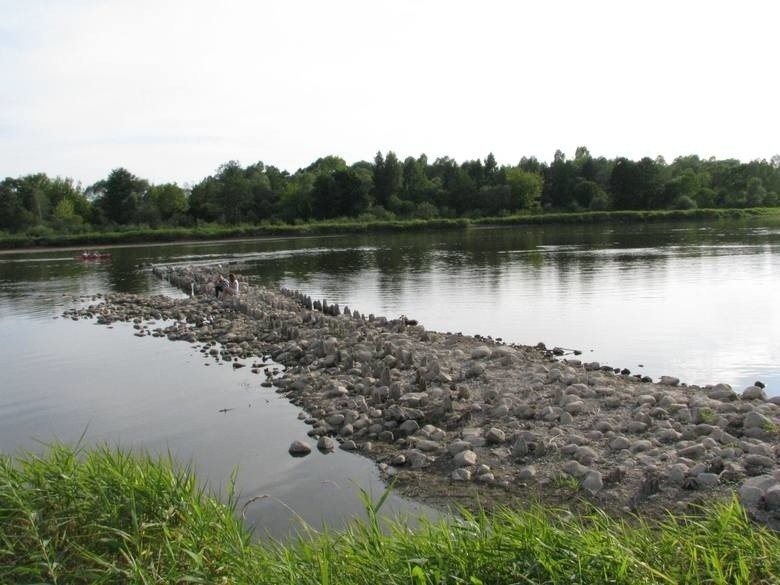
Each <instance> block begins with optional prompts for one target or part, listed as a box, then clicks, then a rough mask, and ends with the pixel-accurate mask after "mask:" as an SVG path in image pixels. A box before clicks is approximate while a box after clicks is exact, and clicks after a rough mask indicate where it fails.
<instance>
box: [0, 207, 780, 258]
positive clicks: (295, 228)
mask: <svg viewBox="0 0 780 585" xmlns="http://www.w3.org/2000/svg"><path fill="white" fill-rule="evenodd" d="M754 217H778V218H780V208H759V209H692V210H663V211H604V212H582V213H538V214H524V215H511V216H506V217H485V218H478V219H468V218H458V219H429V220H423V219H409V220H387V221H360V220H351V219H344V220H333V221H320V222H311V223H306V224H300V225H286V224H261V225H240V226H219V225H208V226H201V227H195V228H159V229H150V228H127V229H121V230H117V231H99V232H86V233H79V234H56V233H47V234H43V235H41V234H40V233H35V234H17V235H0V249H21V248H35V247H51V246H107V245H114V244H136V243H155V242H175V241H185V240H221V239H235V238H253V237H279V236H314V235H330V234H348V233H368V232H371V233H374V232H376V233H381V232H400V231H425V230H442V229H464V228H468V227H471V226H491V225H494V226H510V225H517V226H522V225H542V224H544V225H556V224H594V223H609V222H619V223H648V222H661V221H718V220H726V219H747V218H754Z"/></svg>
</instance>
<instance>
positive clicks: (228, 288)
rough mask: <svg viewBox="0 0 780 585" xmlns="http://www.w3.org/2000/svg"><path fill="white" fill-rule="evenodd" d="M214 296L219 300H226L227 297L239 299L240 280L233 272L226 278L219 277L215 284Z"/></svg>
mask: <svg viewBox="0 0 780 585" xmlns="http://www.w3.org/2000/svg"><path fill="white" fill-rule="evenodd" d="M214 295H215V296H216V297H217V298H218V299H224V298H225V296H226V295H229V296H231V297H234V298H238V279H237V278H236V275H235V274H233V273H232V272H231V273H230V274H228V277H227V278H225V277H224V276H222V275H221V274H219V275H217V280H216V282H215V283H214Z"/></svg>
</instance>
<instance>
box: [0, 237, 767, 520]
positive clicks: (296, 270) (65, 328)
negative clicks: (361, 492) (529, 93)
mask: <svg viewBox="0 0 780 585" xmlns="http://www.w3.org/2000/svg"><path fill="white" fill-rule="evenodd" d="M112 253H113V257H112V258H111V260H110V261H105V262H86V263H85V262H78V261H75V260H74V258H73V256H74V254H75V252H74V251H40V252H34V253H10V254H9V253H5V254H1V255H0V343H2V348H3V351H2V352H0V370H1V371H2V372H3V376H2V380H1V381H0V450H2V451H5V452H10V451H15V450H18V449H30V448H32V449H35V448H39V446H40V444H39V442H41V441H43V442H47V441H52V440H54V439H59V440H64V441H69V442H73V441H77V440H79V438H80V437H81V436H82V435H84V439H83V441H85V442H87V443H94V442H105V441H109V442H112V443H118V444H121V445H124V446H130V447H142V448H147V449H150V450H152V451H153V452H165V451H171V452H172V453H173V454H174V455H175V456H176V457H177V458H178V459H180V460H182V461H185V462H186V461H192V463H193V464H194V466H195V467H196V469H197V470H198V472H199V473H200V475H201V476H203V477H205V478H207V479H208V481H209V482H210V483H211V485H212V487H214V488H215V489H224V486H225V484H226V480H227V478H228V477H229V476H230V473H231V471H232V470H234V469H235V468H236V467H237V468H238V477H239V480H238V484H239V488H240V490H241V493H242V496H243V499H242V501H241V502H246V501H249V500H250V499H251V498H254V497H255V496H262V495H265V496H268V497H264V498H261V499H259V500H254V501H253V503H252V504H251V505H250V506H249V507H248V508H247V510H246V512H247V517H248V520H249V522H250V524H252V525H255V526H258V528H259V530H260V531H265V530H267V531H270V532H271V533H273V534H277V535H279V534H285V533H287V532H288V531H289V530H290V528H291V526H293V527H294V526H296V524H295V520H294V515H293V514H292V513H291V511H290V510H291V509H292V510H294V511H295V512H296V513H297V514H299V515H300V516H301V517H303V518H305V519H306V520H307V521H308V522H311V523H313V524H319V522H320V520H322V519H324V520H326V521H328V522H331V523H336V524H337V523H339V522H340V521H342V520H343V519H344V518H347V517H349V516H350V515H351V514H352V513H354V512H355V510H356V509H357V508H358V507H359V504H358V500H357V497H356V494H357V490H358V487H364V488H366V489H370V490H371V491H372V492H373V493H375V494H377V495H378V494H379V493H380V492H381V490H382V489H383V486H382V484H381V482H380V481H379V479H378V476H377V473H376V470H375V468H374V466H373V464H372V463H371V462H369V461H367V460H364V459H362V458H360V457H358V456H355V455H351V454H347V453H343V452H338V453H335V454H332V455H327V456H326V455H321V454H319V453H317V452H316V451H315V452H314V453H313V454H312V455H311V456H309V457H306V458H304V459H292V458H290V457H289V456H287V453H286V449H287V446H288V445H289V443H290V442H291V441H292V440H294V439H298V438H304V437H305V433H306V430H307V427H306V426H305V425H304V424H303V423H301V422H300V421H299V420H298V419H297V414H298V411H297V410H296V409H295V408H294V407H292V406H291V405H289V404H288V403H287V402H286V401H284V400H283V399H280V398H279V397H278V396H277V395H276V394H275V393H274V392H273V390H272V389H268V388H263V387H262V386H261V385H260V383H261V382H262V381H263V380H262V377H261V376H256V375H253V374H251V373H249V372H248V368H244V369H240V370H235V371H233V370H232V368H227V367H223V366H217V365H211V366H208V367H206V366H205V365H204V364H205V363H207V361H206V360H205V359H204V358H203V357H202V355H201V354H200V352H199V351H197V349H194V348H193V347H191V346H190V345H188V344H186V343H170V342H168V341H167V340H162V339H155V338H142V339H139V338H136V337H134V336H133V335H132V329H131V328H130V327H129V326H126V325H117V326H115V327H114V328H112V329H109V328H106V327H102V326H96V325H94V324H92V323H89V322H83V321H80V322H73V321H70V320H66V319H61V318H57V317H58V316H59V315H60V314H61V313H62V311H63V310H64V309H65V308H67V307H70V306H72V305H73V303H74V298H75V297H78V296H81V295H92V294H95V293H99V292H109V291H124V292H141V293H152V294H168V295H179V294H180V293H179V292H178V291H176V290H174V289H172V288H170V287H169V286H168V285H167V284H165V283H161V282H159V281H157V280H156V279H155V278H153V277H152V276H151V275H150V273H149V272H148V270H144V269H142V268H139V266H141V265H143V264H146V263H216V262H219V263H223V264H227V263H228V262H239V261H240V262H242V264H243V267H242V269H241V272H242V274H243V275H244V276H246V277H248V278H249V279H250V280H251V281H252V282H253V283H256V284H264V285H270V286H287V287H290V288H297V289H299V290H302V291H304V292H306V293H308V294H311V295H313V296H315V297H318V298H323V297H324V298H326V299H327V300H328V301H329V302H338V303H339V304H341V305H349V306H350V307H353V308H357V309H359V310H360V311H361V312H366V313H369V312H371V313H375V314H378V315H386V316H388V317H395V316H398V315H401V314H405V315H407V316H409V317H413V318H416V319H419V320H420V321H421V322H422V323H423V324H424V325H425V326H426V327H427V328H428V329H434V330H440V331H453V332H454V331H462V332H464V333H467V334H474V333H479V334H482V335H486V336H487V335H490V336H492V337H493V338H502V339H504V340H505V341H510V342H517V343H525V344H535V343H537V342H540V341H541V342H544V343H546V344H547V345H548V346H560V347H564V348H570V349H578V350H581V351H582V352H583V355H582V356H581V358H582V359H585V360H588V361H592V360H597V361H600V362H601V363H606V364H609V365H612V366H615V367H620V368H628V369H630V370H631V371H632V372H635V373H641V374H644V375H650V376H652V377H654V378H657V377H658V376H661V375H673V376H677V377H679V378H680V379H681V380H683V381H684V382H688V383H696V384H707V383H715V382H727V383H730V384H732V385H733V386H735V387H736V388H737V389H738V390H741V388H742V387H744V386H747V385H749V384H752V382H754V381H755V380H762V381H763V382H765V383H766V384H767V390H768V392H769V394H771V395H777V394H780V310H778V308H777V305H778V303H777V300H776V298H777V291H778V290H780V226H777V225H768V224H756V223H744V222H743V223H720V224H713V225H702V224H695V225H680V224H674V225H652V226H613V227H609V228H605V227H604V226H592V227H580V226H578V227H566V228H560V227H557V228H550V227H535V228H501V229H473V230H469V231H467V232H441V233H430V234H375V235H366V236H339V237H328V238H302V239H277V240H264V241H241V242H228V243H194V244H176V245H171V246H159V245H158V246H135V247H130V246H128V247H117V248H114V249H112ZM224 408H230V409H233V410H230V411H228V412H226V413H221V412H219V410H220V409H224ZM392 503H393V509H395V510H407V511H411V512H412V513H417V512H418V511H419V510H420V509H419V508H416V507H414V506H413V505H412V504H410V503H408V502H405V501H403V500H401V499H400V498H395V499H394V500H393V502H392Z"/></svg>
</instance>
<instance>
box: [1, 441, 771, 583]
mask: <svg viewBox="0 0 780 585" xmlns="http://www.w3.org/2000/svg"><path fill="white" fill-rule="evenodd" d="M386 495H387V494H385V496H383V498H382V499H380V500H379V501H378V502H371V501H370V500H369V498H368V497H367V496H366V495H365V494H364V505H365V507H366V511H367V513H368V515H367V520H363V521H355V522H353V523H352V524H350V525H349V527H348V528H346V529H344V530H342V531H339V532H331V531H328V530H322V531H319V532H318V531H316V530H314V529H311V528H310V529H307V530H304V531H303V532H302V533H301V535H300V536H299V537H298V538H297V539H293V540H291V541H289V542H275V541H261V542H257V541H254V540H253V539H252V537H251V536H250V534H249V533H248V532H247V530H246V529H245V528H244V527H243V526H242V524H241V523H240V521H239V520H238V519H237V515H236V513H235V512H236V510H235V506H234V504H235V500H234V498H233V497H232V495H229V497H228V502H227V503H226V504H223V503H220V502H219V501H218V500H217V499H215V498H214V497H213V496H210V495H209V494H207V493H205V492H204V491H203V489H202V488H199V487H198V483H197V481H196V480H195V478H194V476H193V474H192V473H191V471H190V470H189V469H188V468H186V467H179V466H177V465H176V464H175V463H174V462H172V461H171V460H170V459H169V458H153V457H150V456H148V455H143V454H141V455H137V454H135V455H134V454H130V453H129V452H127V451H121V450H118V449H111V448H107V447H98V448H94V449H90V450H84V451H79V450H77V449H73V448H70V447H67V446H62V445H54V446H51V447H50V448H49V449H48V451H46V452H45V453H44V454H42V455H36V454H23V455H20V456H17V457H14V458H12V457H8V456H4V457H2V458H0V583H4V584H5V583H8V584H22V583H25V584H32V583H61V584H68V585H70V584H76V585H78V584H82V583H138V584H149V583H210V584H211V583H217V584H218V583H223V584H234V583H235V584H244V583H246V584H263V583H274V584H303V585H306V584H314V583H317V584H325V585H336V584H366V585H369V584H370V585H375V584H382V585H392V584H396V583H398V584H401V583H404V584H412V585H422V584H439V583H451V584H470V585H478V584H501V585H504V584H510V583H551V584H558V583H561V584H563V583H566V584H571V583H580V584H601V583H625V584H635V583H639V584H644V583H668V584H671V583H710V584H723V585H725V584H745V585H747V584H758V583H778V582H780V555H778V554H777V551H778V550H780V549H779V548H778V546H780V538H779V537H778V535H777V534H774V533H771V532H769V531H767V530H766V529H764V528H761V527H758V526H755V525H753V524H752V523H751V522H750V521H749V520H748V518H747V517H746V516H745V513H744V511H743V509H742V508H741V507H740V506H739V504H738V503H736V502H727V503H724V504H721V505H719V506H714V507H712V508H709V509H707V510H702V513H701V514H697V515H695V516H689V517H673V516H669V517H668V518H667V519H665V520H663V521H653V522H651V521H641V520H638V519H633V520H631V521H620V520H615V519H612V518H610V517H608V516H607V515H605V514H603V513H600V512H598V511H596V510H594V511H593V512H592V513H590V514H586V515H580V516H572V515H571V514H568V513H565V512H564V511H562V510H549V509H544V508H542V507H540V506H534V507H532V508H530V509H527V510H520V511H518V510H511V509H508V508H504V509H501V510H498V511H495V512H493V513H491V514H487V513H482V514H471V513H469V512H466V511H462V512H461V513H460V514H459V515H457V517H455V516H453V517H452V518H450V519H449V520H443V521H440V522H436V523H425V522H423V523H422V524H421V525H420V526H418V527H417V528H416V529H415V530H410V529H409V528H407V527H406V526H405V525H404V524H403V523H401V522H391V523H390V525H389V528H387V527H385V525H384V523H380V520H379V513H380V508H381V506H382V503H383V502H384V498H385V497H386Z"/></svg>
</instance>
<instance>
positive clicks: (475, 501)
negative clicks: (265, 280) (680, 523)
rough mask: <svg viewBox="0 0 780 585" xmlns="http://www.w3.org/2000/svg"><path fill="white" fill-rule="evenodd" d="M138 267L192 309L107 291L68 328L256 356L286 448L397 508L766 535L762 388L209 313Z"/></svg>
mask: <svg viewBox="0 0 780 585" xmlns="http://www.w3.org/2000/svg"><path fill="white" fill-rule="evenodd" d="M153 271H154V273H155V274H156V275H157V276H158V277H160V278H164V279H166V280H168V281H170V282H171V283H172V284H173V285H175V286H177V287H179V288H180V289H182V290H184V291H185V292H188V293H189V292H191V291H194V292H195V295H194V296H193V297H191V298H189V299H179V300H177V299H169V298H166V297H145V296H137V295H123V294H112V295H108V296H107V297H105V302H104V303H103V304H101V305H98V306H93V307H90V308H84V309H79V310H73V311H68V312H66V314H65V316H68V317H71V318H74V319H78V318H94V317H96V318H97V321H98V323H103V324H108V323H111V322H113V321H117V320H121V321H134V322H135V329H136V331H135V334H136V335H137V336H139V337H141V336H146V335H154V336H157V337H168V338H169V339H171V340H184V341H187V342H189V343H194V344H198V345H199V346H200V347H201V352H202V353H203V354H204V356H206V357H208V358H209V359H215V360H222V361H231V362H233V367H242V366H244V365H246V366H251V367H252V368H253V369H254V370H257V371H258V372H259V371H260V369H263V368H264V367H265V366H264V365H263V364H262V363H259V362H258V361H257V360H260V359H262V360H265V359H267V358H268V357H270V358H271V359H273V360H274V362H276V363H278V364H280V365H282V366H283V367H284V371H283V372H282V373H281V375H280V376H279V377H276V378H274V379H272V380H269V382H270V383H272V384H273V385H274V386H275V387H276V389H277V392H279V393H282V394H284V395H285V396H286V397H287V399H288V400H289V401H290V402H292V403H293V404H296V405H297V406H299V407H300V408H301V409H302V410H303V411H304V412H305V413H306V415H305V416H306V422H307V424H309V425H310V427H311V428H310V430H309V433H308V434H309V437H301V443H302V444H303V443H306V444H307V445H306V447H304V446H303V445H299V446H298V447H299V448H300V449H301V450H303V451H305V450H306V448H308V449H311V448H313V447H316V448H320V449H321V450H324V451H328V450H333V449H336V448H341V449H344V450H347V451H354V452H356V453H359V454H361V455H364V456H366V457H369V458H371V459H372V460H374V461H376V463H377V465H378V467H379V469H380V471H381V472H382V475H383V477H384V478H385V479H387V480H392V481H394V482H395V483H394V486H395V487H396V488H397V489H398V490H399V491H400V493H402V494H404V495H406V496H410V497H413V498H415V499H418V500H420V501H422V502H425V503H428V504H434V505H439V506H441V505H447V504H449V505H452V504H456V505H464V506H465V507H467V508H472V509H473V508H475V507H484V508H488V509H489V508H492V507H493V506H496V505H504V504H507V505H513V504H515V505H521V504H523V503H528V502H541V503H543V504H545V505H550V504H552V505H557V506H560V505H565V506H567V507H570V508H574V509H577V508H578V507H581V506H590V505H596V506H597V507H599V508H601V509H603V510H605V511H607V512H608V513H610V514H612V515H616V516H623V515H633V514H641V515H647V516H653V517H661V516H663V515H665V514H667V513H668V512H675V513H687V512H690V511H691V510H692V509H694V508H696V507H697V506H699V505H701V504H702V503H705V502H710V501H724V500H728V499H730V498H732V497H734V494H737V495H738V497H739V498H740V500H741V502H742V504H743V505H744V506H745V508H746V509H747V510H748V511H749V513H750V514H751V516H752V517H753V518H754V519H756V520H759V521H761V522H764V523H767V524H768V525H769V526H771V527H773V528H775V529H779V528H780V462H779V461H778V444H780V397H776V398H772V399H769V400H767V398H766V395H765V393H764V391H763V389H762V388H760V387H756V386H751V387H748V388H746V389H745V390H744V391H742V392H741V393H737V392H735V391H734V390H733V389H732V388H730V387H729V386H727V385H725V384H716V385H712V386H704V387H699V386H686V385H684V384H680V381H679V380H678V379H677V378H671V377H667V376H665V377H662V378H661V379H660V380H659V381H657V382H652V381H647V380H646V379H645V380H644V381H643V380H642V379H641V378H637V377H636V376H629V375H625V374H620V373H616V372H615V371H614V370H613V369H612V368H607V367H606V366H605V367H602V366H601V365H600V364H597V363H595V362H590V363H583V362H582V361H580V360H578V359H571V358H569V357H563V358H561V357H560V356H555V355H553V353H552V350H547V349H546V348H544V347H543V346H535V347H532V346H521V345H505V344H503V343H498V342H496V341H493V340H491V339H486V338H476V337H470V336H463V335H458V334H446V333H439V332H433V331H427V330H425V328H424V327H423V326H421V325H419V324H417V323H415V322H412V321H407V320H405V319H395V320H387V319H385V318H383V317H374V316H373V315H369V316H365V315H361V314H360V313H359V312H357V311H351V310H349V309H347V308H339V307H338V306H328V305H323V304H322V303H321V302H318V301H313V300H312V299H310V298H307V297H304V296H303V295H300V294H298V293H295V292H293V291H284V290H283V291H274V290H268V289H263V288H258V287H251V286H248V285H247V284H246V283H243V285H242V295H241V299H240V301H239V302H238V303H222V302H217V301H215V300H214V299H213V297H211V296H210V294H213V288H211V287H212V285H211V281H212V280H213V279H212V276H213V275H212V274H211V273H210V272H209V270H208V269H206V268H200V269H193V268H187V267H180V268H164V267H155V268H154V269H153ZM149 319H156V320H160V319H173V320H174V321H175V323H174V324H173V325H170V326H168V327H166V328H157V329H153V328H152V326H150V325H148V324H144V321H148V320H149ZM252 360H255V361H254V362H253V363H251V364H250V363H247V362H250V361H252ZM309 443H316V445H313V444H309ZM301 454H303V453H301Z"/></svg>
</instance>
